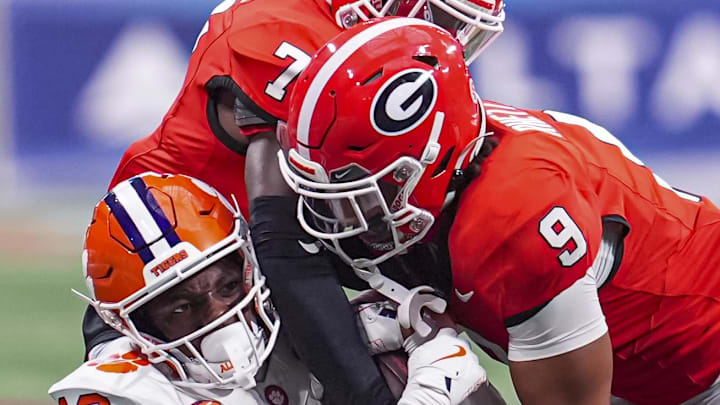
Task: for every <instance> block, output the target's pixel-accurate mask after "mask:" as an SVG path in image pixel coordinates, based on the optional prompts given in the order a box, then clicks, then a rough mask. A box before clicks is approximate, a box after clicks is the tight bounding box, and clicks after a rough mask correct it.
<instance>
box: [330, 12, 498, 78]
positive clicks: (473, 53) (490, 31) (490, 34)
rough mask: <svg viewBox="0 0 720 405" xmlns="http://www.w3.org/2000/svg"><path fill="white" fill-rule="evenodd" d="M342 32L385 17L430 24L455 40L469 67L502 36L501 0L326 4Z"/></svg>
mask: <svg viewBox="0 0 720 405" xmlns="http://www.w3.org/2000/svg"><path fill="white" fill-rule="evenodd" d="M327 1H328V3H329V5H330V10H331V13H332V14H333V15H334V16H335V20H336V22H337V24H338V25H340V27H342V28H350V27H352V26H354V25H355V24H357V23H358V22H361V21H367V20H369V19H371V18H378V17H385V16H399V17H415V18H422V19H424V20H427V21H430V22H433V23H435V24H437V25H439V26H441V27H443V28H445V29H446V30H448V31H449V32H450V33H451V34H453V35H454V36H455V38H456V39H457V40H458V42H460V44H462V46H463V47H464V49H465V61H466V62H467V64H470V63H471V62H472V61H474V60H475V59H476V58H477V57H478V55H480V53H481V52H482V51H483V50H484V49H485V48H486V47H487V46H488V45H490V43H491V42H492V41H494V40H495V39H496V38H497V36H498V35H500V34H501V33H502V32H503V29H504V28H503V22H504V21H505V2H504V1H503V0H327Z"/></svg>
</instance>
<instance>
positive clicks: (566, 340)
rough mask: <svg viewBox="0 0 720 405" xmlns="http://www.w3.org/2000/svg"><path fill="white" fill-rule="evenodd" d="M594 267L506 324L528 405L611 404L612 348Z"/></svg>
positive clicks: (518, 385)
mask: <svg viewBox="0 0 720 405" xmlns="http://www.w3.org/2000/svg"><path fill="white" fill-rule="evenodd" d="M597 287H598V286H597V283H596V277H595V272H594V270H592V269H590V270H589V271H588V272H587V274H586V275H585V276H584V277H582V278H581V279H579V280H577V281H576V282H575V283H573V284H572V285H571V286H570V287H568V288H567V289H565V290H564V291H562V292H561V293H560V294H558V295H557V296H556V297H554V298H553V299H552V300H550V302H549V303H547V304H546V305H544V306H543V307H542V309H540V310H539V311H538V312H537V313H535V314H533V315H532V316H531V317H530V318H529V319H527V320H525V321H522V322H520V323H519V324H516V325H512V326H509V327H508V332H509V334H510V344H509V347H510V350H509V354H508V357H509V360H510V373H511V376H512V379H513V383H514V384H515V389H516V391H517V393H518V396H519V398H520V399H521V400H522V401H523V403H527V404H549V403H552V404H559V405H562V404H590V405H593V404H608V403H609V400H610V385H611V381H612V347H611V345H610V338H609V336H608V332H607V325H606V324H605V318H604V316H603V314H602V310H601V308H600V303H599V299H598V296H597Z"/></svg>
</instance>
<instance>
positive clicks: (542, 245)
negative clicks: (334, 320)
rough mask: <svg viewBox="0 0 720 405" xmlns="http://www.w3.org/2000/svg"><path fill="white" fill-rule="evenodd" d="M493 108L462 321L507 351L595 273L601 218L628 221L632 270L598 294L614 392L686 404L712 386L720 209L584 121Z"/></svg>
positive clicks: (455, 247) (719, 312) (466, 254)
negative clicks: (516, 331)
mask: <svg viewBox="0 0 720 405" xmlns="http://www.w3.org/2000/svg"><path fill="white" fill-rule="evenodd" d="M485 107H486V109H487V116H488V131H490V132H493V133H494V134H495V135H496V136H497V137H498V138H499V145H498V147H497V148H496V149H495V150H494V151H493V152H492V154H491V155H490V156H489V157H488V159H487V160H486V161H485V162H484V163H483V171H482V174H481V176H480V178H479V179H477V180H476V181H473V182H472V183H471V184H470V186H469V187H468V189H467V190H466V191H465V192H464V193H463V194H462V197H461V200H460V204H459V208H458V211H457V215H456V217H455V222H454V225H453V228H452V229H451V231H450V236H449V243H450V245H449V247H450V255H451V260H452V266H453V281H454V287H455V288H456V289H457V292H456V296H454V297H453V300H452V304H451V308H452V312H453V314H454V315H455V316H456V318H457V320H458V322H460V323H461V324H463V325H465V326H467V327H468V328H470V329H472V330H474V331H476V332H478V333H479V334H480V335H481V336H482V337H483V338H484V339H487V340H489V341H490V342H492V343H495V344H497V345H499V346H500V347H502V348H503V349H504V350H505V351H506V352H507V349H508V331H507V327H508V326H511V325H512V324H513V323H514V321H515V320H516V319H518V317H520V318H521V319H522V317H523V316H525V317H526V318H527V317H528V316H531V314H532V312H531V311H532V310H533V309H536V308H539V307H540V306H542V305H544V304H546V303H547V302H548V301H549V300H551V299H552V298H553V297H555V296H556V295H558V294H559V293H560V292H561V291H563V290H565V289H567V288H568V287H569V286H571V285H572V284H573V283H574V282H575V281H577V280H578V279H579V278H581V277H583V276H584V275H585V273H586V272H587V271H588V268H589V267H590V266H591V265H592V264H593V261H594V258H595V255H596V254H597V251H598V248H599V245H600V240H601V235H602V223H603V220H607V219H611V220H613V221H617V222H621V223H626V224H627V226H628V230H629V232H628V233H627V235H626V236H625V238H624V240H623V244H624V252H623V253H622V258H621V262H620V266H619V268H618V269H617V271H616V273H615V274H614V275H613V276H612V278H610V279H609V280H608V281H607V282H606V284H605V285H603V286H602V287H601V288H600V289H599V291H598V295H599V298H600V305H601V307H602V311H603V313H604V315H605V318H606V322H607V325H608V328H609V334H610V338H611V341H612V347H613V352H614V358H613V362H614V373H613V385H612V390H613V394H614V395H616V396H620V397H623V398H625V399H628V400H630V401H632V402H634V403H638V404H675V403H679V402H681V401H683V400H686V399H689V398H690V397H692V396H694V395H696V394H699V393H700V392H702V391H704V390H705V389H707V388H708V387H709V386H710V385H711V384H712V383H713V382H714V381H715V379H716V378H717V377H718V374H719V373H720V355H719V354H718V353H720V302H718V300H720V254H718V252H720V210H718V208H717V207H716V206H715V205H713V204H712V203H711V202H710V201H708V200H707V199H701V198H699V197H696V196H694V195H691V194H688V193H684V192H681V191H678V190H674V189H672V188H671V187H670V186H668V185H667V183H665V182H664V181H663V180H662V179H661V178H659V177H658V176H656V175H655V174H653V172H652V171H651V170H650V169H648V168H647V167H645V166H644V165H643V164H642V162H641V161H640V160H639V159H637V158H636V157H635V156H633V155H632V154H631V153H630V151H628V150H627V148H625V146H623V145H622V144H621V143H620V142H619V141H618V140H617V139H616V138H615V137H613V136H612V135H611V134H610V133H609V132H607V131H606V130H604V129H603V128H601V127H599V126H597V125H594V124H592V123H590V122H588V121H586V120H584V119H581V118H578V117H575V116H572V115H568V114H561V113H553V112H540V111H526V110H520V109H516V108H513V107H508V106H503V105H501V104H497V103H490V102H486V103H485ZM471 291H473V292H474V293H473V294H472V295H469V292H471ZM458 294H459V296H458ZM468 297H469V298H468ZM460 298H463V299H460Z"/></svg>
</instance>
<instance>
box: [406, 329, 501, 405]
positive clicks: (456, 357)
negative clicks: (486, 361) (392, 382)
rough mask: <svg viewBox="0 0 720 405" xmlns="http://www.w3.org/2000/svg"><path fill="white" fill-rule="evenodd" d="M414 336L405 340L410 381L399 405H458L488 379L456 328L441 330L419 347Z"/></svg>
mask: <svg viewBox="0 0 720 405" xmlns="http://www.w3.org/2000/svg"><path fill="white" fill-rule="evenodd" d="M413 338H414V336H411V337H409V338H408V339H407V340H406V342H405V348H406V350H407V351H408V354H409V355H410V358H409V359H408V383H407V386H406V387H405V391H403V394H402V397H400V400H399V401H398V405H458V404H460V403H461V402H462V401H464V400H465V399H466V398H467V397H468V395H470V394H472V393H473V392H475V390H477V389H478V388H479V387H480V386H481V385H482V384H485V383H486V382H487V374H486V373H485V369H483V368H482V367H480V364H478V358H477V356H476V355H475V353H473V352H472V350H471V349H470V344H469V343H468V342H467V341H466V340H464V339H461V338H460V337H458V335H457V332H455V330H454V329H452V328H443V329H440V331H438V334H437V335H436V336H435V337H434V338H432V339H430V340H428V341H427V342H425V343H423V344H421V345H419V346H417V345H416V343H415V340H414V339H413Z"/></svg>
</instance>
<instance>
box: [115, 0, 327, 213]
mask: <svg viewBox="0 0 720 405" xmlns="http://www.w3.org/2000/svg"><path fill="white" fill-rule="evenodd" d="M339 32H340V28H339V27H338V26H337V25H336V23H335V21H334V18H333V17H332V16H331V15H330V11H329V9H328V6H327V3H326V2H325V0H283V1H257V0H225V1H224V2H222V3H221V4H220V5H218V6H217V7H216V8H215V10H213V12H212V14H211V16H210V18H209V19H208V21H207V22H206V24H205V26H204V27H203V28H202V31H201V32H200V35H199V36H198V39H197V41H196V44H195V47H194V50H193V53H192V55H191V57H190V62H189V66H188V70H187V74H186V77H185V81H184V83H183V87H182V89H181V91H180V93H179V95H178V96H177V98H176V99H175V102H174V103H173V105H172V107H171V108H170V110H169V111H168V113H167V114H166V115H165V117H164V118H163V121H162V123H161V124H160V126H159V127H158V129H156V130H155V132H154V133H152V134H151V135H149V136H147V137H145V138H142V139H140V140H138V141H136V142H134V143H133V144H132V145H131V146H130V148H129V149H128V150H127V151H126V152H125V154H124V156H123V158H122V160H121V162H120V164H119V167H118V169H117V171H116V173H115V175H114V177H113V179H112V181H111V184H110V187H111V188H112V187H113V186H114V185H115V184H117V183H118V182H120V181H122V180H125V179H127V178H129V177H132V176H134V175H138V174H141V173H144V172H147V171H155V172H160V173H173V174H177V173H181V174H185V175H189V176H192V177H195V178H198V179H200V180H203V181H205V182H207V183H208V184H212V185H213V186H214V187H215V188H217V189H218V190H219V191H220V192H221V193H222V194H223V195H227V196H229V195H231V194H234V195H235V197H236V198H237V199H238V202H239V204H240V209H241V211H242V213H243V215H248V203H247V196H246V193H245V179H244V173H245V156H244V154H245V149H246V144H245V143H243V142H240V141H238V140H237V139H236V138H234V137H233V136H231V135H230V134H228V133H226V132H225V130H223V128H222V126H221V125H220V123H219V121H218V118H217V106H216V102H215V100H213V99H212V97H211V95H212V94H213V93H215V92H218V91H220V90H229V91H230V92H231V93H232V94H233V96H234V97H235V99H236V108H235V121H236V124H238V125H239V127H240V128H241V129H240V130H239V132H240V133H242V134H243V135H252V134H255V133H258V132H263V131H273V132H274V131H275V124H276V122H277V120H286V119H287V114H288V98H289V97H288V94H289V92H290V90H291V88H292V86H293V84H294V80H295V78H296V77H297V76H298V75H299V74H300V72H301V71H302V70H303V69H304V68H305V66H306V65H307V64H308V63H309V61H310V55H312V54H313V53H314V52H315V51H316V50H317V49H319V48H320V47H321V46H322V45H324V44H325V42H327V41H328V40H329V39H330V38H332V37H333V36H335V35H336V34H337V33H339ZM233 135H234V136H235V137H237V134H233Z"/></svg>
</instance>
